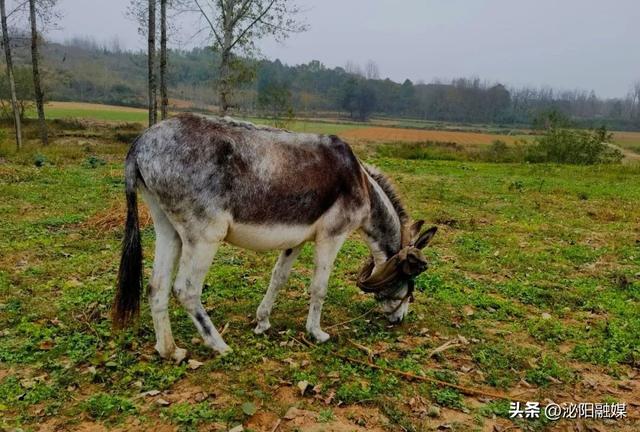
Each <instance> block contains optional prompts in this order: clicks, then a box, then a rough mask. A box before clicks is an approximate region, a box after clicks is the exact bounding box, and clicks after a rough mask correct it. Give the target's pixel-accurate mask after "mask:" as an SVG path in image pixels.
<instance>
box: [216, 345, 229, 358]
mask: <svg viewBox="0 0 640 432" xmlns="http://www.w3.org/2000/svg"><path fill="white" fill-rule="evenodd" d="M215 350H216V351H217V353H218V355H219V356H220V357H226V356H228V355H229V354H232V353H233V350H232V349H231V347H230V346H229V345H225V346H224V347H222V348H216V349H215Z"/></svg>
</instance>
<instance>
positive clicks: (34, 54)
mask: <svg viewBox="0 0 640 432" xmlns="http://www.w3.org/2000/svg"><path fill="white" fill-rule="evenodd" d="M40 3H41V5H38V6H42V9H41V10H40V11H38V9H37V7H36V0H29V21H30V24H31V67H32V69H33V91H34V94H35V99H36V108H37V111H38V125H39V127H40V140H42V144H44V145H47V144H49V135H48V131H47V122H46V119H45V116H44V92H43V91H42V84H41V82H40V67H39V61H40V54H39V52H38V43H39V42H38V41H39V37H38V27H37V15H38V12H47V11H51V8H52V7H53V6H54V5H55V3H56V0H44V1H41V2H40ZM44 16H51V15H50V14H47V15H44Z"/></svg>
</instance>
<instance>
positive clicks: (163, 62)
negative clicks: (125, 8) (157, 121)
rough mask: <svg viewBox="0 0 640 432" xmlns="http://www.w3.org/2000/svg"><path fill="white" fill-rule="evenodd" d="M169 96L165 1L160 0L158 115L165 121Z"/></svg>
mask: <svg viewBox="0 0 640 432" xmlns="http://www.w3.org/2000/svg"><path fill="white" fill-rule="evenodd" d="M168 107H169V96H168V94H167V0H160V115H161V118H162V120H165V119H166V118H167V115H168V112H167V111H168Z"/></svg>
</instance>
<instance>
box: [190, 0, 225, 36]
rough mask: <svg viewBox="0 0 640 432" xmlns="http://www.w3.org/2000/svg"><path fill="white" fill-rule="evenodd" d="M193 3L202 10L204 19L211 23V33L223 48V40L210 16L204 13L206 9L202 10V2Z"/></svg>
mask: <svg viewBox="0 0 640 432" xmlns="http://www.w3.org/2000/svg"><path fill="white" fill-rule="evenodd" d="M193 1H194V3H195V4H196V6H198V9H199V10H200V13H201V14H202V16H203V17H204V19H205V20H207V22H208V23H209V27H211V31H212V32H213V35H214V36H215V38H216V41H217V42H218V44H219V45H220V46H222V39H221V38H220V35H219V34H218V32H217V31H216V27H215V25H214V24H213V22H212V21H211V19H209V15H207V13H206V12H205V11H204V9H202V6H200V2H199V1H198V0H193Z"/></svg>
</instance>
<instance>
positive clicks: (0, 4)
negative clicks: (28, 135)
mask: <svg viewBox="0 0 640 432" xmlns="http://www.w3.org/2000/svg"><path fill="white" fill-rule="evenodd" d="M0 21H1V22H2V45H3V46H4V54H5V57H6V59H7V77H8V79H9V88H10V90H11V108H12V109H13V117H14V121H15V127H16V147H17V148H18V150H20V149H21V148H22V125H21V124H20V111H19V109H18V97H17V96H16V82H15V80H14V77H13V60H12V58H11V45H10V44H9V29H8V28H7V8H6V4H5V0H0Z"/></svg>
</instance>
